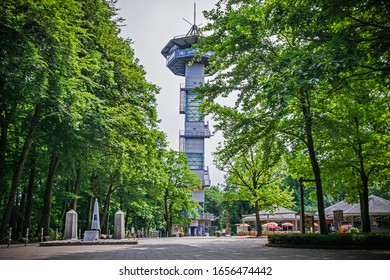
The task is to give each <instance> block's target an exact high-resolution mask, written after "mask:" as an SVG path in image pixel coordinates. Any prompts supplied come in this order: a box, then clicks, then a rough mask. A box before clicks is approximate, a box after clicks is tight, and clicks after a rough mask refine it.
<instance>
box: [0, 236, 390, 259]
mask: <svg viewBox="0 0 390 280" xmlns="http://www.w3.org/2000/svg"><path fill="white" fill-rule="evenodd" d="M266 243H267V239H266V238H245V237H219V238H216V237H198V238H197V237H184V238H155V239H143V240H142V239H140V240H139V243H138V245H124V244H121V245H100V246H99V245H96V246H95V245H89V246H49V247H39V246H38V244H28V245H27V246H24V245H21V244H13V245H11V247H10V248H7V246H6V245H1V246H0V259H2V260H390V250H360V249H359V250H357V249H353V250H334V249H296V248H280V247H278V248H275V247H268V246H266Z"/></svg>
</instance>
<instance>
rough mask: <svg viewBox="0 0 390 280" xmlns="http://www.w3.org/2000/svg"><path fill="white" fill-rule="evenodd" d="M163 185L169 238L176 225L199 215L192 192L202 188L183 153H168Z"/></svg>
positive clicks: (171, 151)
mask: <svg viewBox="0 0 390 280" xmlns="http://www.w3.org/2000/svg"><path fill="white" fill-rule="evenodd" d="M165 165H166V167H165V171H164V177H163V178H162V179H163V184H162V186H161V187H162V189H161V191H162V201H163V207H164V210H163V212H164V214H163V217H164V222H165V230H166V233H167V235H168V236H170V235H171V233H172V226H173V225H174V224H182V223H185V222H188V221H189V220H190V219H191V217H193V216H196V215H197V209H199V207H200V206H199V204H198V203H197V202H195V201H194V200H192V197H191V190H196V189H198V188H201V187H202V182H201V180H200V179H199V177H198V176H197V175H196V174H195V173H193V172H192V171H191V170H190V169H189V167H188V164H187V157H186V156H185V154H184V153H182V152H176V151H173V150H170V151H167V153H166V157H165Z"/></svg>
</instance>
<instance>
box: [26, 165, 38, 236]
mask: <svg viewBox="0 0 390 280" xmlns="http://www.w3.org/2000/svg"><path fill="white" fill-rule="evenodd" d="M35 164H36V161H35V158H33V159H32V160H31V167H30V177H29V179H28V190H27V198H26V209H25V211H24V219H23V234H24V235H25V234H26V232H27V229H29V228H30V224H31V215H32V209H33V193H34V180H35V173H36V167H35Z"/></svg>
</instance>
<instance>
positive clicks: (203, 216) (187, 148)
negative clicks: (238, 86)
mask: <svg viewBox="0 0 390 280" xmlns="http://www.w3.org/2000/svg"><path fill="white" fill-rule="evenodd" d="M202 37H203V35H202V34H200V33H199V32H198V28H197V25H196V9H194V24H193V25H192V27H191V29H190V30H189V31H188V33H187V34H186V35H180V36H176V37H174V38H173V39H171V40H170V41H169V42H168V43H167V44H166V45H165V47H164V48H163V49H162V51H161V54H162V55H163V56H164V57H165V58H166V66H167V67H168V68H169V69H170V70H171V71H172V72H173V74H175V75H178V76H183V77H185V83H184V84H181V86H180V105H179V107H180V108H179V112H180V114H184V115H185V122H184V130H182V131H180V141H179V143H180V145H179V146H180V148H179V149H180V151H182V152H185V153H186V155H187V159H188V165H189V167H190V169H191V171H192V172H194V173H195V174H197V175H198V177H199V178H200V179H201V180H202V185H203V186H202V188H200V189H198V190H196V191H193V192H192V198H193V199H194V200H195V201H197V202H198V203H199V204H200V205H201V206H202V207H203V206H204V201H205V198H204V188H205V187H209V186H210V177H209V170H208V167H205V156H204V151H205V139H206V138H210V130H209V124H208V123H205V121H204V118H203V117H202V114H201V112H200V109H199V105H200V103H201V100H199V99H198V96H199V93H197V92H195V91H194V89H195V88H196V87H197V86H199V85H201V84H203V83H204V79H205V76H209V75H212V74H213V73H210V72H209V71H208V70H207V65H208V60H209V58H210V56H211V55H212V54H213V52H211V51H210V52H207V53H202V54H197V48H194V47H193V45H194V44H196V43H198V41H199V39H200V38H202ZM195 55H196V60H195V61H194V58H195ZM199 216H200V218H198V219H193V220H192V223H191V224H190V225H189V226H188V227H187V228H186V230H187V231H186V233H188V234H190V235H192V236H193V235H205V233H206V232H207V227H208V225H209V223H210V221H211V220H213V219H214V215H213V214H209V213H203V212H202V211H201V210H199Z"/></svg>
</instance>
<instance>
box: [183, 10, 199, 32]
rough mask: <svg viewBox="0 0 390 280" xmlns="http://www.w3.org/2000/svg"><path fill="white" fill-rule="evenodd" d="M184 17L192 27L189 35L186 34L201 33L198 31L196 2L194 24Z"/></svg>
mask: <svg viewBox="0 0 390 280" xmlns="http://www.w3.org/2000/svg"><path fill="white" fill-rule="evenodd" d="M183 19H184V20H185V21H186V22H187V23H188V24H190V25H191V29H190V31H188V32H187V35H186V36H189V35H196V34H200V33H199V31H198V26H197V25H196V3H194V23H193V24H192V23H191V22H189V21H188V20H186V19H185V18H183Z"/></svg>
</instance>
